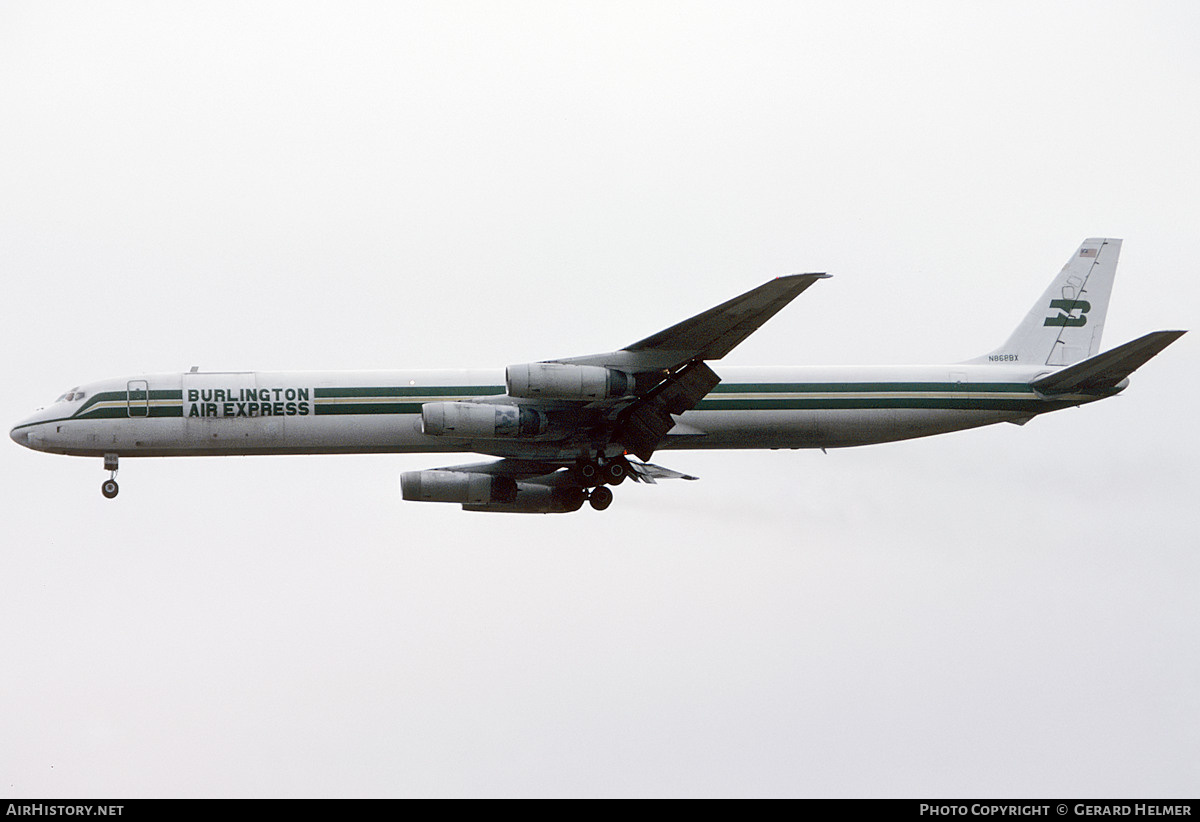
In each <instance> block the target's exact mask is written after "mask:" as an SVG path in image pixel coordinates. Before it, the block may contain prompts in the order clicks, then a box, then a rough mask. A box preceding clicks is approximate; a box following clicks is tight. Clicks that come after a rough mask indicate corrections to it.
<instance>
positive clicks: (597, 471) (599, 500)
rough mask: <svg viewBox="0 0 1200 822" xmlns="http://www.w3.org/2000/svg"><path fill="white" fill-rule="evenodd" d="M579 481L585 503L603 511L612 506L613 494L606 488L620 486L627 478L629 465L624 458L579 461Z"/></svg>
mask: <svg viewBox="0 0 1200 822" xmlns="http://www.w3.org/2000/svg"><path fill="white" fill-rule="evenodd" d="M578 473H579V480H580V483H581V484H582V485H583V486H584V487H585V488H591V490H590V491H588V492H587V501H588V504H589V505H591V506H592V508H594V509H596V510H597V511H603V510H604V509H605V508H607V507H608V506H610V505H612V501H613V492H612V489H610V488H609V487H608V486H610V485H620V484H621V483H622V482H624V481H625V478H626V477H627V476H629V463H628V462H626V461H625V458H624V457H615V458H613V459H607V460H605V459H597V460H580V462H579V466H578Z"/></svg>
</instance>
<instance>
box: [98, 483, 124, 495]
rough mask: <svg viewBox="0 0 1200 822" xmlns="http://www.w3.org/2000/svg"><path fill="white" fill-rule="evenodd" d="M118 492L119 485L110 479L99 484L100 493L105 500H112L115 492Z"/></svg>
mask: <svg viewBox="0 0 1200 822" xmlns="http://www.w3.org/2000/svg"><path fill="white" fill-rule="evenodd" d="M120 490H121V487H120V486H119V485H117V481H116V480H111V479H108V480H105V481H104V482H103V484H101V486H100V493H101V494H103V495H104V496H105V497H106V498H107V499H112V498H113V497H115V496H116V495H117V492H118V491H120Z"/></svg>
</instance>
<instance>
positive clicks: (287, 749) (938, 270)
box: [0, 0, 1200, 797]
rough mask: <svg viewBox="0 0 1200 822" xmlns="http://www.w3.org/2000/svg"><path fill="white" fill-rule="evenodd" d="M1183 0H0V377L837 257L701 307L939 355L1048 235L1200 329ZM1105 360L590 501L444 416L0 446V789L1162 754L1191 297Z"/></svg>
mask: <svg viewBox="0 0 1200 822" xmlns="http://www.w3.org/2000/svg"><path fill="white" fill-rule="evenodd" d="M1198 36H1200V6H1197V5H1195V4H1190V3H1179V2H1137V3H1133V2H1129V3H1106V2H1086V3H1085V2H1080V3H1053V2H1050V3H1047V2H1045V0H1038V2H1013V1H1012V0H1006V1H1005V2H1003V3H999V2H998V3H958V2H946V3H929V2H916V3H906V4H895V3H853V2H850V3H847V2H836V3H797V2H782V3H746V2H738V3H732V2H730V3H703V2H686V3H670V2H661V3H642V2H637V3H619V2H603V3H558V2H551V3H533V2H509V3H452V2H443V1H442V0H439V2H436V3H433V2H430V3H343V2H339V3H328V4H314V3H293V2H281V3H246V2H237V3H205V4H195V3H162V2H145V3H95V2H78V3H73V2H64V3H41V2H36V3H34V2H30V3H21V2H18V3H13V2H0V272H2V273H3V276H4V280H3V282H4V286H5V293H6V299H5V300H4V301H3V308H2V309H0V310H2V312H3V314H2V317H3V322H2V323H0V342H2V344H3V348H4V350H5V352H6V354H7V356H6V358H5V360H6V363H7V365H6V366H5V380H4V384H5V389H4V391H3V392H2V394H0V405H2V409H0V410H2V416H3V419H4V420H5V421H6V425H11V424H13V423H14V422H16V421H17V420H18V419H20V418H21V417H23V416H25V415H26V414H28V413H29V412H30V411H32V410H33V408H35V407H36V406H39V405H42V404H44V403H46V402H47V401H49V400H52V399H53V398H54V397H55V396H57V395H58V394H60V393H61V392H62V391H64V390H66V389H68V388H70V387H71V386H73V385H76V384H79V383H81V382H87V381H91V380H97V379H102V378H106V377H113V376H124V375H132V374H136V373H139V372H146V371H149V372H160V371H179V370H186V369H187V368H188V367H189V366H191V365H200V366H202V367H203V368H206V369H264V370H265V369H306V368H346V369H355V368H390V367H462V366H492V365H495V366H503V365H505V364H507V363H515V362H526V361H530V360H536V359H543V358H548V357H555V356H568V355H578V354H586V353H592V352H595V351H604V350H610V349H613V348H616V347H619V346H621V345H624V344H626V343H628V342H631V341H633V340H636V339H640V338H641V337H644V336H646V335H648V334H650V333H652V332H654V331H657V330H659V329H661V328H663V327H665V326H667V325H670V324H672V323H674V322H676V321H678V320H680V319H683V318H684V317H687V316H689V315H691V314H693V313H696V312H697V311H700V310H703V309H705V308H707V307H709V306H710V305H713V304H716V303H718V302H720V301H722V300H724V299H726V298H728V297H730V296H733V295H734V294H737V293H740V292H741V291H744V290H746V289H748V288H751V287H753V286H755V285H757V284H758V283H760V282H761V281H763V280H766V279H768V278H770V277H773V276H776V275H778V274H785V273H790V272H795V271H829V272H830V273H832V274H834V275H835V276H834V278H833V279H830V280H827V281H823V282H821V283H819V284H818V285H816V286H814V287H813V288H812V289H810V290H809V291H808V292H806V293H805V294H804V295H802V296H801V297H800V298H799V299H798V300H797V301H796V302H795V303H793V304H792V305H791V306H790V307H789V308H787V309H786V310H785V311H784V312H783V313H781V314H780V315H779V316H778V317H776V318H775V319H774V320H772V321H771V322H770V323H769V324H768V325H767V326H765V327H764V328H763V329H762V330H761V331H760V332H759V333H758V334H756V335H755V336H754V337H752V338H751V339H750V340H748V341H747V342H746V343H745V344H744V345H743V346H742V347H741V348H739V349H738V350H737V351H736V352H734V354H733V355H732V356H731V357H730V358H729V362H733V363H739V364H779V365H787V364H817V363H870V362H881V363H906V362H936V361H953V360H958V359H965V358H967V357H971V356H974V355H976V354H979V353H982V352H984V351H987V350H990V349H992V348H994V347H995V346H996V345H998V344H999V343H1000V342H1002V341H1003V340H1004V339H1005V337H1006V336H1007V334H1008V332H1009V331H1010V330H1011V329H1012V328H1013V327H1014V326H1015V325H1016V323H1017V322H1018V321H1019V320H1020V319H1021V317H1022V316H1023V315H1024V313H1025V311H1026V310H1027V309H1028V307H1029V305H1030V304H1032V302H1033V300H1034V299H1035V298H1036V297H1037V296H1038V295H1039V294H1040V293H1041V291H1042V289H1043V288H1044V287H1045V285H1046V284H1047V283H1048V281H1049V279H1050V278H1051V277H1052V276H1053V275H1054V274H1055V273H1056V272H1057V271H1058V269H1059V268H1060V267H1061V265H1062V264H1063V262H1064V261H1065V260H1066V258H1067V256H1068V255H1069V254H1070V253H1071V252H1072V250H1073V249H1075V248H1076V247H1077V246H1078V244H1079V241H1080V240H1081V239H1083V238H1084V237H1088V236H1112V237H1122V238H1124V239H1125V246H1124V249H1123V252H1122V259H1121V265H1120V268H1119V270H1118V276H1117V283H1116V287H1115V289H1114V292H1113V299H1112V304H1111V309H1110V313H1109V319H1108V323H1107V327H1106V340H1105V343H1106V346H1113V345H1117V344H1119V343H1121V342H1125V341H1126V340H1129V339H1132V338H1134V337H1136V336H1139V335H1141V334H1143V333H1145V332H1148V331H1151V330H1156V329H1162V328H1196V327H1197V325H1198V323H1197V305H1200V284H1198V281H1197V276H1196V262H1195V260H1196V249H1197V248H1200V220H1198V217H1200V202H1198V197H1197V191H1200V160H1198V159H1197V158H1198V156H1200V152H1198V150H1197V146H1200V52H1198V50H1197V48H1196V42H1197V39H1198ZM1197 339H1200V338H1198V337H1196V335H1195V334H1192V335H1189V336H1187V337H1184V338H1183V339H1182V340H1181V341H1180V342H1178V343H1177V344H1175V345H1174V346H1172V347H1171V348H1169V349H1168V350H1167V351H1166V352H1164V353H1163V354H1162V355H1161V356H1160V357H1159V358H1158V359H1156V360H1154V361H1152V362H1151V363H1150V364H1149V365H1147V366H1146V367H1145V368H1144V369H1143V370H1142V371H1140V372H1139V373H1138V374H1137V375H1135V377H1134V380H1133V385H1132V387H1131V388H1130V390H1129V391H1128V392H1127V393H1126V395H1124V396H1122V397H1120V398H1117V399H1113V400H1109V401H1106V402H1103V403H1100V404H1097V405H1092V406H1089V407H1087V408H1084V409H1079V410H1071V411H1064V412H1061V413H1059V414H1057V415H1052V416H1049V417H1043V418H1041V419H1038V420H1035V421H1034V422H1032V423H1030V424H1029V425H1028V426H1025V427H1024V428H1017V427H1015V426H1009V425H1004V426H998V427H994V428H990V429H983V430H978V431H973V432H965V433H960V434H954V435H950V436H946V437H941V438H934V439H929V440H924V441H916V442H909V443H899V444H893V445H884V446H875V447H871V448H866V449H859V450H851V451H840V452H831V453H830V454H828V455H822V454H821V453H820V452H814V453H808V452H761V453H759V452H745V453H687V452H671V453H664V454H660V455H658V459H657V461H659V462H661V463H663V464H665V465H668V466H670V467H673V468H676V469H679V470H683V471H688V472H691V473H695V474H698V475H700V476H701V477H702V481H701V482H696V483H663V484H660V485H658V486H656V487H629V486H622V487H621V488H620V489H618V490H617V500H616V502H615V503H614V505H613V507H612V508H611V509H610V510H609V511H607V512H604V513H603V514H599V513H596V512H593V511H591V510H590V509H585V510H583V511H580V512H579V513H578V514H576V515H571V516H562V517H536V516H532V517H518V516H499V515H491V516H489V515H479V514H468V513H464V512H462V511H460V510H459V509H458V507H457V506H453V505H445V506H438V505H419V504H404V503H402V502H401V501H400V499H399V494H398V483H397V478H398V475H399V474H400V473H401V472H402V471H405V470H413V469H416V468H421V467H433V466H436V465H440V464H445V458H444V457H442V458H439V457H437V456H436V455H435V456H421V455H416V456H382V457H290V458H228V459H192V460H186V459H181V460H146V461H134V460H126V461H124V462H123V465H122V469H121V476H120V479H121V485H122V493H121V496H120V498H119V499H117V500H116V501H107V500H104V499H103V498H101V496H100V493H99V487H98V486H99V484H100V481H101V480H102V479H103V478H104V476H105V474H104V472H103V471H102V469H101V465H100V461H99V460H82V459H75V458H67V457H58V456H50V455H45V454H38V453H34V452H31V451H26V450H24V449H20V448H18V447H17V446H16V445H14V444H12V443H6V444H5V445H4V446H0V460H2V462H0V465H2V466H3V477H2V479H0V500H2V502H0V506H2V512H3V518H2V522H3V525H2V528H3V534H4V539H3V550H2V553H0V659H3V665H2V666H0V795H9V796H53V797H72V796H76V797H83V796H118V797H125V796H129V797H133V796H359V795H378V796H414V795H437V796H479V795H488V796H493V795H499V796H507V795H538V796H562V795H589V796H590V795H600V796H610V795H620V796H627V795H654V796H657V795H701V796H708V795H718V796H771V795H783V796H947V797H955V796H972V795H974V796H1067V795H1071V796H1097V797H1114V796H1115V797H1124V796H1130V797H1132V796H1140V797H1149V796H1155V797H1169V796H1191V797H1194V796H1195V795H1196V792H1197V785H1198V784H1200V782H1198V775H1200V704H1198V702H1200V691H1198V689H1197V683H1198V682H1200V604H1198V603H1200V598H1198V596H1197V594H1198V589H1200V585H1198V582H1200V551H1198V549H1200V516H1198V515H1197V500H1198V499H1200V479H1198V472H1197V469H1196V465H1197V463H1198V462H1200V447H1198V442H1197V436H1196V430H1195V408H1196V405H1197V402H1198V401H1200V396H1198V393H1200V391H1198V389H1197V382H1196V374H1197V370H1198V368H1200V353H1198V352H1200V349H1198V347H1197Z"/></svg>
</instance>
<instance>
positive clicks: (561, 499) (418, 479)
mask: <svg viewBox="0 0 1200 822" xmlns="http://www.w3.org/2000/svg"><path fill="white" fill-rule="evenodd" d="M400 496H402V497H403V498H404V499H406V500H410V501H413V502H457V503H461V504H462V507H463V510H464V511H492V512H501V513H510V514H565V513H568V512H570V511H578V510H579V508H580V507H581V506H582V505H583V501H584V492H583V489H582V488H580V487H578V486H576V485H563V484H559V485H555V486H552V485H543V484H541V483H533V482H517V481H515V480H513V479H512V478H511V477H498V476H494V475H492V474H476V473H470V472H463V471H446V470H440V469H433V470H430V471H408V472H406V473H404V474H401V475H400Z"/></svg>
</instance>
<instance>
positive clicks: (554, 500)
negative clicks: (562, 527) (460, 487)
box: [463, 482, 586, 514]
mask: <svg viewBox="0 0 1200 822" xmlns="http://www.w3.org/2000/svg"><path fill="white" fill-rule="evenodd" d="M585 499H586V497H585V496H584V493H583V489H582V488H579V487H576V486H560V487H557V488H550V487H548V486H545V485H534V484H532V483H528V482H518V483H516V495H515V496H514V497H513V499H512V500H511V501H507V502H506V501H502V500H493V501H492V502H488V503H465V504H464V505H463V510H464V511H486V512H491V513H497V514H569V513H571V512H572V511H578V510H579V509H580V508H582V507H583V502H584V500H585Z"/></svg>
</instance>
